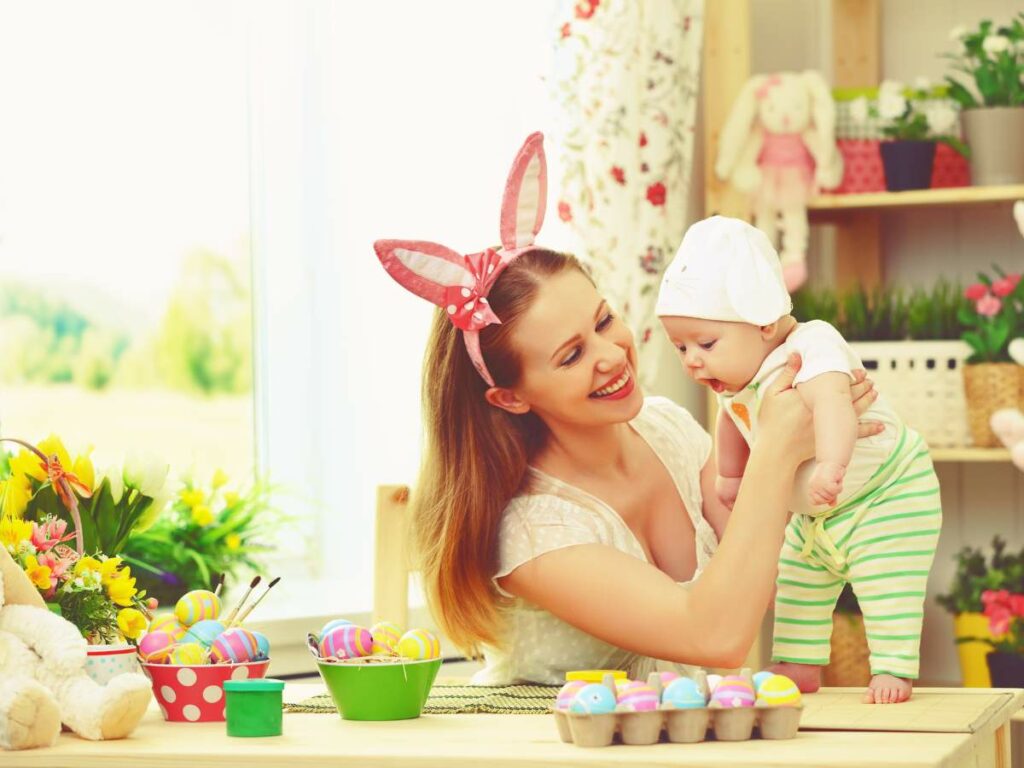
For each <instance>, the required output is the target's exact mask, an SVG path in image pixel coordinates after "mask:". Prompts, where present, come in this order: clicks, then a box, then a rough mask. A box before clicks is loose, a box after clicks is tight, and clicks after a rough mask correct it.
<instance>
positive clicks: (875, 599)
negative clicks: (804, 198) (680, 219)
mask: <svg viewBox="0 0 1024 768" xmlns="http://www.w3.org/2000/svg"><path fill="white" fill-rule="evenodd" d="M792 308H793V305H792V302H791V301H790V298H789V294H788V293H787V292H786V288H785V286H784V284H783V280H782V270H781V267H780V265H779V257H778V254H776V252H775V249H774V248H773V247H772V245H771V243H770V242H769V240H768V238H767V237H766V236H765V235H764V233H762V232H761V231H760V230H758V229H755V228H754V227H752V226H750V225H749V224H747V223H746V222H743V221H739V220H737V219H729V218H725V217H722V216H714V217H712V218H710V219H706V220H704V221H701V222H698V223H697V224H694V225H693V226H692V227H690V229H689V230H688V231H687V233H686V236H685V237H684V238H683V243H682V245H681V246H680V248H679V252H678V253H677V254H676V257H675V259H674V260H673V261H672V263H671V264H670V265H669V267H668V269H667V270H666V271H665V277H664V280H663V282H662V285H661V292H660V294H659V296H658V304H657V314H658V316H659V317H660V318H661V322H662V324H663V325H664V327H665V330H666V331H667V332H668V335H669V338H671V340H672V343H673V344H675V346H676V347H677V348H678V349H679V352H680V354H681V355H682V360H683V365H684V366H685V368H686V371H687V373H689V375H690V376H691V377H693V378H694V379H695V380H696V381H697V382H699V383H701V384H704V385H706V386H707V387H708V388H710V389H711V390H712V391H713V392H714V393H715V394H716V395H717V397H718V404H719V411H718V423H717V426H716V430H717V437H716V443H717V460H718V479H717V482H716V490H717V492H718V495H719V498H720V499H721V500H722V502H723V503H724V504H726V505H727V506H729V507H731V506H732V504H733V502H734V501H735V498H736V493H737V489H738V488H739V484H740V478H741V477H742V476H743V470H744V468H745V466H746V462H747V457H748V456H749V453H750V448H749V446H750V445H752V444H753V443H754V441H755V440H757V415H758V407H759V405H760V397H761V392H763V391H765V389H766V388H767V387H768V386H769V385H770V384H771V382H772V381H773V380H774V379H775V377H776V376H777V375H778V374H779V372H780V371H781V370H782V369H783V367H784V366H785V364H786V360H787V358H788V357H789V355H790V354H792V353H794V352H797V353H799V354H800V356H801V358H802V360H803V365H802V366H801V368H800V371H799V373H798V374H797V376H796V380H795V382H794V384H795V386H796V389H797V392H799V394H800V396H801V397H802V398H803V399H804V402H805V403H806V404H807V407H808V408H810V409H811V411H812V412H813V414H814V434H815V445H816V454H817V455H816V457H815V459H814V460H813V461H809V462H807V463H806V464H805V465H804V466H803V467H801V469H800V471H799V472H798V474H797V479H796V486H795V492H794V497H793V499H792V501H791V504H790V509H791V511H792V513H793V516H792V518H791V520H790V522H789V525H788V527H787V528H786V535H785V542H784V544H783V547H782V552H781V555H780V558H779V577H778V590H777V594H776V599H775V633H774V642H773V648H772V660H773V661H774V662H778V663H777V664H776V665H775V666H774V667H773V669H774V670H775V671H777V672H780V673H781V674H785V675H788V676H789V677H791V678H793V679H794V680H796V681H797V683H798V684H799V685H800V688H801V690H804V691H813V690H817V688H818V686H819V685H820V675H821V667H822V666H823V665H825V664H827V663H828V661H829V650H830V636H831V633H832V611H833V608H834V607H835V603H836V600H837V599H838V597H839V593H840V592H841V591H842V589H843V586H844V585H845V584H846V583H847V582H849V583H850V584H851V585H852V586H853V590H854V592H855V593H856V595H857V599H858V602H859V603H860V606H861V610H862V611H863V613H864V624H865V627H866V628H867V636H868V646H869V648H870V651H871V655H870V661H871V674H872V679H871V684H870V687H869V689H868V691H867V692H866V694H865V700H866V701H869V702H874V703H894V702H899V701H905V700H906V699H908V698H910V692H911V686H912V683H911V681H912V680H914V679H916V678H917V675H918V665H919V657H918V653H919V647H920V640H921V621H922V617H923V606H924V598H925V584H926V582H927V579H928V571H929V569H930V567H931V564H932V559H933V557H934V554H935V547H936V544H937V542H938V538H939V529H940V527H941V524H942V509H941V502H940V498H939V481H938V478H937V477H936V476H935V470H934V468H933V467H932V462H931V458H930V456H929V455H928V447H927V446H926V445H925V443H924V441H923V440H922V439H921V437H920V435H918V434H917V433H915V432H914V431H913V430H912V429H909V428H907V427H906V426H905V425H904V424H903V423H902V422H901V421H900V419H899V417H898V416H897V415H896V414H895V412H894V411H893V410H892V409H891V408H890V407H889V406H888V405H886V404H885V403H884V402H883V401H882V399H881V398H879V399H878V400H877V401H876V402H875V404H874V405H872V407H871V408H870V409H869V410H868V412H867V413H866V414H865V415H864V418H865V419H870V420H874V421H878V422H881V423H882V424H883V425H884V427H885V429H884V431H883V432H881V433H880V434H878V435H875V436H872V437H866V438H861V439H859V440H858V439H857V416H856V414H855V413H854V410H853V405H852V402H851V398H850V382H851V374H852V372H853V371H854V370H856V369H858V368H862V367H863V366H862V364H861V362H860V360H859V359H858V357H857V355H856V354H855V353H854V352H853V350H852V349H851V348H850V346H849V345H848V344H847V343H846V341H845V340H844V339H843V337H842V336H841V335H840V334H839V332H838V331H837V330H836V329H835V328H833V327H832V326H831V325H829V324H828V323H825V322H822V321H820V320H813V321H811V322H807V323H798V322H797V321H796V319H795V318H794V317H793V316H792V315H791V314H790V312H791V311H792Z"/></svg>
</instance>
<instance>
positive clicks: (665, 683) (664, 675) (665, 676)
mask: <svg viewBox="0 0 1024 768" xmlns="http://www.w3.org/2000/svg"><path fill="white" fill-rule="evenodd" d="M658 678H659V679H660V680H661V690H665V689H666V688H668V687H669V685H670V684H671V683H672V681H673V680H678V679H679V673H678V672H668V671H665V672H659V673H658Z"/></svg>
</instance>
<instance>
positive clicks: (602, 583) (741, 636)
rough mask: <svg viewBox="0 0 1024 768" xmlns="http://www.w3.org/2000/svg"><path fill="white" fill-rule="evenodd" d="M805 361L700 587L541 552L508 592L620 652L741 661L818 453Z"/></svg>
mask: <svg viewBox="0 0 1024 768" xmlns="http://www.w3.org/2000/svg"><path fill="white" fill-rule="evenodd" d="M798 369H799V358H796V359H795V361H791V363H790V365H789V366H788V367H787V370H786V371H785V372H783V373H782V374H781V375H780V376H779V379H778V381H776V382H775V384H773V385H772V387H771V388H770V390H769V391H768V392H766V394H765V401H764V403H763V405H762V408H761V422H760V428H761V438H762V439H760V440H759V442H758V445H757V446H755V448H754V449H753V450H752V451H751V455H750V460H749V461H748V463H747V469H746V472H745V474H744V479H743V484H742V486H741V488H740V493H739V496H738V497H737V499H736V505H735V507H734V508H733V511H732V515H731V517H730V520H729V525H728V529H727V532H726V535H725V536H724V538H723V540H722V542H721V543H720V545H719V548H718V552H717V553H716V554H715V556H714V557H713V558H712V559H711V562H710V563H709V564H708V567H707V568H706V569H705V571H704V573H703V575H702V576H701V578H700V579H698V580H697V581H696V582H695V583H694V584H693V585H692V586H688V587H683V586H680V585H679V584H677V583H676V582H674V581H673V580H672V578H671V577H669V576H668V575H667V574H665V573H663V572H662V571H660V570H659V569H658V568H657V567H656V566H654V565H651V564H649V563H645V562H643V561H642V560H638V559H637V558H635V557H632V556H630V555H627V554H626V553H624V552H620V551H619V550H616V549H614V548H612V547H608V546H603V545H598V544H585V545H579V546H574V547H567V548H564V549H559V550H555V551H553V552H548V553H546V554H543V555H540V556H539V557H536V558H534V559H532V560H530V561H528V562H526V563H524V564H523V565H521V566H519V567H518V568H516V569H515V570H514V571H512V572H511V573H510V574H508V575H507V576H505V577H503V578H502V579H501V580H500V582H501V586H502V588H503V589H505V590H506V591H508V592H510V593H512V594H514V595H518V596H519V597H522V598H523V599H525V600H527V601H528V602H530V603H533V604H534V605H537V606H539V607H540V608H543V609H544V610H547V611H550V612H551V613H553V614H554V615H556V616H558V617H559V618H561V619H563V620H564V621H566V622H568V623H570V624H572V625H573V626H575V627H577V628H579V629H581V630H583V631H584V632H587V633H588V634H590V635H593V636H594V637H597V638H600V639H601V640H604V641H606V642H608V643H611V644H612V645H615V646H618V647H619V648H625V649H627V650H630V651H634V652H636V653H641V654H644V655H646V656H653V657H655V658H662V659H668V660H671V661H680V662H685V663H689V664H700V665H705V666H718V667H736V666H738V665H739V664H741V663H742V662H743V659H744V657H745V656H746V654H747V651H748V650H749V648H750V646H751V644H752V643H753V640H754V637H755V635H756V633H757V632H758V630H759V628H760V626H761V620H762V618H763V616H764V612H765V609H766V608H767V607H768V602H769V598H770V596H771V593H772V589H773V587H774V577H775V569H776V561H777V560H778V556H779V550H780V549H781V547H782V533H783V530H784V527H785V523H786V518H787V516H788V506H789V498H790V495H791V493H792V488H793V477H794V475H795V473H796V468H797V467H798V466H799V464H800V463H801V462H803V461H805V460H806V459H808V458H810V457H811V456H813V454H814V438H813V430H812V426H811V418H810V412H809V411H808V410H807V408H806V407H805V406H804V404H803V402H802V400H801V398H800V396H799V395H798V394H797V393H796V391H795V390H794V389H792V386H791V385H792V381H793V376H794V375H795V373H796V371H797V370H798Z"/></svg>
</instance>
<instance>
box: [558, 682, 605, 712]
mask: <svg viewBox="0 0 1024 768" xmlns="http://www.w3.org/2000/svg"><path fill="white" fill-rule="evenodd" d="M569 711H570V712H577V713H579V714H584V715H607V714H609V713H610V712H614V711H615V694H614V693H612V689H611V688H609V687H608V686H606V685H602V684H601V683H588V684H587V685H585V686H583V687H582V688H580V690H578V691H577V692H576V695H575V696H574V697H573V700H572V702H571V703H570V704H569Z"/></svg>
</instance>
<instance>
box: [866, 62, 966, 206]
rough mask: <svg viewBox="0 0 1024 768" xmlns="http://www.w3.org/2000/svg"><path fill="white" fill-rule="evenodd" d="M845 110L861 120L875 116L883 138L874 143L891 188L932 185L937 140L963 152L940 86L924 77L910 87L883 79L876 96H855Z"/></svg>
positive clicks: (952, 111) (954, 119) (954, 116)
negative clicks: (879, 141)
mask: <svg viewBox="0 0 1024 768" xmlns="http://www.w3.org/2000/svg"><path fill="white" fill-rule="evenodd" d="M850 115H851V117H852V118H853V119H854V120H855V121H857V122H861V123H864V122H866V121H867V119H868V117H869V116H871V117H874V118H876V119H878V120H879V122H880V124H881V128H882V133H883V134H884V135H885V137H886V139H887V140H886V141H883V142H882V143H881V144H880V145H879V152H880V153H881V155H882V167H883V169H884V170H885V187H886V189H888V190H889V191H890V192H901V191H903V190H908V189H927V188H928V187H930V186H931V183H932V165H933V163H934V160H935V144H936V142H939V141H942V142H944V143H946V144H949V145H950V146H951V147H953V149H955V150H956V151H958V152H960V153H962V154H967V147H966V145H965V144H964V143H963V142H962V141H960V139H959V137H958V136H957V135H956V133H957V130H958V129H957V117H958V116H957V113H956V109H955V108H954V107H953V106H952V105H951V104H950V103H949V101H948V100H947V99H946V98H945V89H943V88H935V87H933V86H932V84H931V83H929V82H927V81H925V80H923V79H921V80H919V81H918V82H917V83H915V85H914V86H913V87H907V86H905V85H904V84H903V83H900V82H897V81H896V80H886V81H884V82H883V83H882V84H881V85H880V86H879V88H878V95H877V98H876V99H875V100H873V101H869V100H868V98H867V96H866V95H865V96H861V97H860V98H858V99H855V100H854V101H853V103H852V104H851V105H850Z"/></svg>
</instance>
